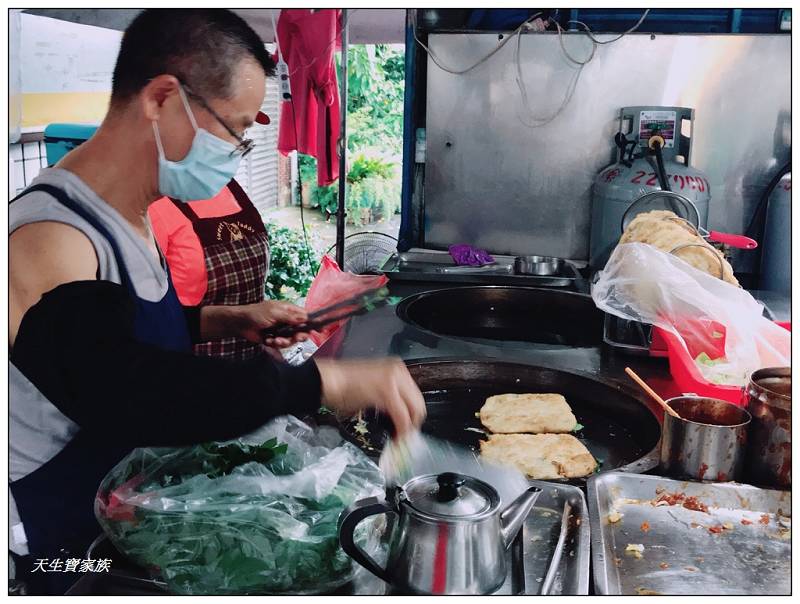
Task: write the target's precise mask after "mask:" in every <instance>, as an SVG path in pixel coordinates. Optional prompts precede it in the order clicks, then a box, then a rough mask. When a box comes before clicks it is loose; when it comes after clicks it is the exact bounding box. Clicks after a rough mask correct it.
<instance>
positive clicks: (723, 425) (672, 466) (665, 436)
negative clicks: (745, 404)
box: [661, 396, 750, 482]
mask: <svg viewBox="0 0 800 604" xmlns="http://www.w3.org/2000/svg"><path fill="white" fill-rule="evenodd" d="M667 404H668V405H669V406H670V407H672V409H674V410H675V412H676V413H677V414H678V415H680V418H677V417H673V416H672V415H670V414H669V413H665V414H664V426H663V428H662V430H663V432H662V435H661V469H662V470H663V471H664V473H665V474H667V475H668V476H674V477H675V478H690V479H692V480H709V481H718V482H725V481H728V480H739V479H740V477H741V474H742V470H743V468H744V459H745V448H746V444H747V427H748V424H749V423H750V414H749V413H748V412H747V411H745V410H744V409H742V408H741V407H738V406H737V405H734V404H733V403H729V402H727V401H721V400H719V399H715V398H703V397H693V396H680V397H677V398H673V399H670V400H668V401H667Z"/></svg>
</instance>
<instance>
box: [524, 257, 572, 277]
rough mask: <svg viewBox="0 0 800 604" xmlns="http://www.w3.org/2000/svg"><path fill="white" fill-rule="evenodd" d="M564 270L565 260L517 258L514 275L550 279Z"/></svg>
mask: <svg viewBox="0 0 800 604" xmlns="http://www.w3.org/2000/svg"><path fill="white" fill-rule="evenodd" d="M563 270H564V259H563V258H554V257H552V256H517V257H516V258H514V273H515V274H517V275H537V276H539V277H550V276H552V275H558V274H560V273H562V272H563Z"/></svg>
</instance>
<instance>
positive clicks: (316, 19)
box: [277, 9, 342, 186]
mask: <svg viewBox="0 0 800 604" xmlns="http://www.w3.org/2000/svg"><path fill="white" fill-rule="evenodd" d="M277 29H278V46H279V48H280V52H281V54H282V55H283V59H284V61H286V64H287V65H288V67H289V82H290V84H291V87H292V100H291V101H283V106H282V107H281V120H280V127H279V130H278V151H280V152H281V153H283V154H284V155H286V154H288V153H289V152H291V151H294V150H298V151H300V153H305V154H306V155H312V156H314V157H316V158H317V184H318V185H319V186H325V185H329V184H331V183H332V182H334V181H335V180H336V179H337V178H338V177H339V155H338V152H337V141H338V139H339V87H338V81H337V78H336V65H335V64H334V53H335V52H336V49H337V48H341V32H342V15H341V10H339V9H323V10H309V9H290V10H287V9H284V10H282V11H281V15H280V18H279V19H278V25H277ZM292 105H294V111H292V108H293V107H292Z"/></svg>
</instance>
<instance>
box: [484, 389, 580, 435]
mask: <svg viewBox="0 0 800 604" xmlns="http://www.w3.org/2000/svg"><path fill="white" fill-rule="evenodd" d="M480 419H481V423H482V424H483V425H484V426H485V427H486V428H487V429H489V430H491V431H492V432H494V433H495V434H518V433H523V432H527V433H531V434H543V433H551V434H557V433H567V432H572V431H573V430H574V429H575V427H576V426H577V425H578V420H577V419H575V415H574V414H573V413H572V409H571V408H570V406H569V404H568V403H567V400H566V399H565V398H564V397H563V396H562V395H560V394H498V395H495V396H490V397H489V398H487V399H486V402H485V403H484V405H483V407H481V410H480Z"/></svg>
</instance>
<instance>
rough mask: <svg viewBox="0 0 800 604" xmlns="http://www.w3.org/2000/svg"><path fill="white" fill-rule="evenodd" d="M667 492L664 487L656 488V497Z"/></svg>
mask: <svg viewBox="0 0 800 604" xmlns="http://www.w3.org/2000/svg"><path fill="white" fill-rule="evenodd" d="M666 490H667V489H665V488H664V487H656V495H661V493H663V492H664V491H666Z"/></svg>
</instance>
